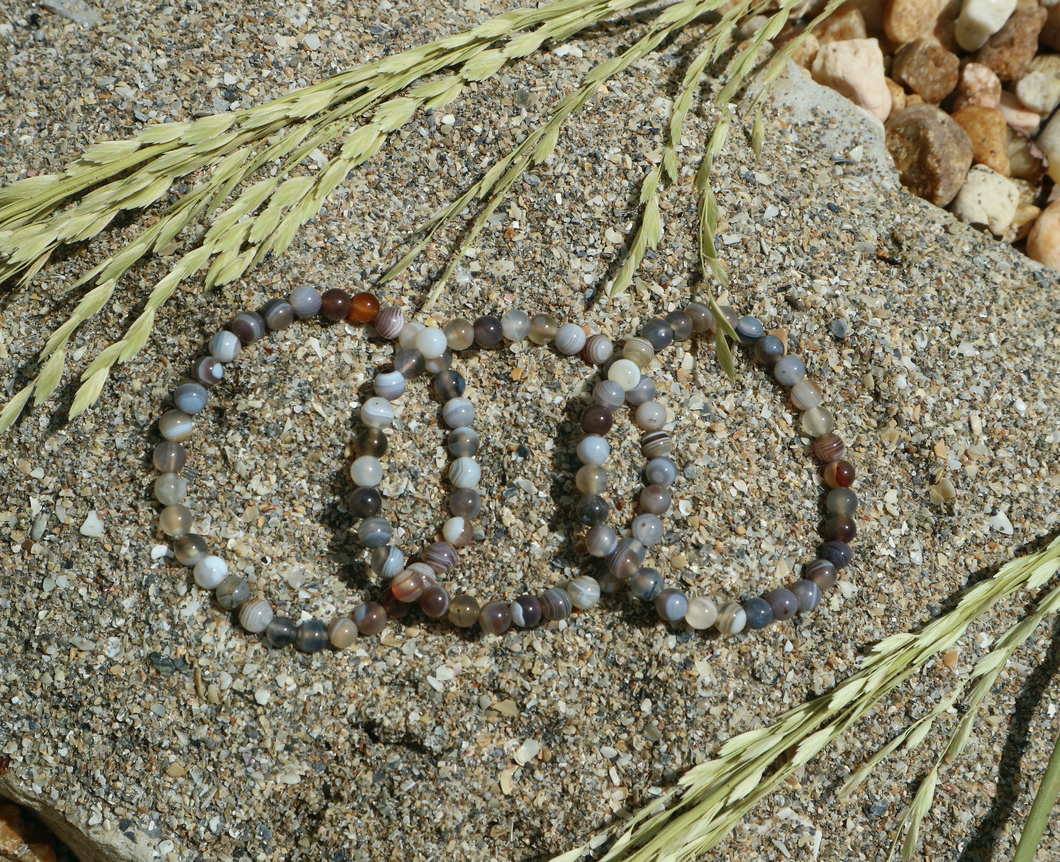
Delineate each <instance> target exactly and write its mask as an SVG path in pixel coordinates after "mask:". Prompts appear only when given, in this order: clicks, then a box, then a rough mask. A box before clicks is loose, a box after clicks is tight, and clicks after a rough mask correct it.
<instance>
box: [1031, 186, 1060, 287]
mask: <svg viewBox="0 0 1060 862" xmlns="http://www.w3.org/2000/svg"><path fill="white" fill-rule="evenodd" d="M1027 256H1028V257H1029V258H1030V259H1031V260H1036V261H1038V263H1040V264H1042V265H1043V266H1047V267H1049V269H1055V270H1057V271H1060V201H1053V202H1052V203H1051V204H1049V206H1047V207H1046V208H1045V209H1044V210H1043V211H1042V213H1041V215H1039V216H1038V218H1037V220H1036V221H1035V222H1034V227H1032V228H1031V232H1030V233H1029V234H1028V236H1027Z"/></svg>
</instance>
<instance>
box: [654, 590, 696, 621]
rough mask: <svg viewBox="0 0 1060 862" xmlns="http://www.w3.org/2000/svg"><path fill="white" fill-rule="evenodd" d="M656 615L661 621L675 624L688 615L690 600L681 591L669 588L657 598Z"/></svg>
mask: <svg viewBox="0 0 1060 862" xmlns="http://www.w3.org/2000/svg"><path fill="white" fill-rule="evenodd" d="M655 613H657V614H658V615H659V619H663V620H666V621H667V622H670V623H675V622H677V621H678V620H681V619H684V616H685V614H687V613H688V599H687V598H686V597H685V594H684V593H682V592H681V591H680V590H677V589H674V588H673V587H667V588H666V589H665V590H663V591H662V592H661V593H659V595H657V596H656V597H655Z"/></svg>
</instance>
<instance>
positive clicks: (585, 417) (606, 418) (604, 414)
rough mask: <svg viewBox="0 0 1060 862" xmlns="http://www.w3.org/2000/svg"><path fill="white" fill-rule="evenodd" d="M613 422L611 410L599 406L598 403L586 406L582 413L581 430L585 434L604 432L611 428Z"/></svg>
mask: <svg viewBox="0 0 1060 862" xmlns="http://www.w3.org/2000/svg"><path fill="white" fill-rule="evenodd" d="M614 423H615V420H614V417H613V416H612V415H611V411H610V410H608V409H607V408H606V407H601V406H600V405H599V404H594V405H593V406H592V407H586V408H585V412H584V413H582V430H583V431H584V432H585V433H586V434H595V435H601V434H606V433H607V432H608V431H610V430H611V426H612V425H614Z"/></svg>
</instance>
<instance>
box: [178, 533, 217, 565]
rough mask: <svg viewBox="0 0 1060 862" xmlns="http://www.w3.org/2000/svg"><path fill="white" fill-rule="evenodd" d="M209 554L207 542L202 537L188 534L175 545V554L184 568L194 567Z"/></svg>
mask: <svg viewBox="0 0 1060 862" xmlns="http://www.w3.org/2000/svg"><path fill="white" fill-rule="evenodd" d="M207 553H209V551H208V550H207V546H206V540H205V539H204V538H203V537H202V536H197V535H195V534H194V533H188V534H187V535H186V536H181V537H180V538H179V539H177V541H176V542H175V543H174V545H173V554H174V556H176V558H177V562H178V563H180V564H181V565H182V566H194V565H195V564H196V563H198V562H199V560H201V559H202V558H203V557H205V556H206V555H207Z"/></svg>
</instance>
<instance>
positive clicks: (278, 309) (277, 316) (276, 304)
mask: <svg viewBox="0 0 1060 862" xmlns="http://www.w3.org/2000/svg"><path fill="white" fill-rule="evenodd" d="M261 317H262V319H263V320H264V321H265V325H266V326H267V327H268V328H269V329H270V330H271V331H272V332H277V331H279V330H283V329H286V328H287V327H288V326H290V325H291V324H292V323H294V309H293V308H292V307H291V303H289V302H287V301H286V300H283V299H270V300H269V301H268V302H266V303H265V305H263V306H262V308H261Z"/></svg>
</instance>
